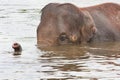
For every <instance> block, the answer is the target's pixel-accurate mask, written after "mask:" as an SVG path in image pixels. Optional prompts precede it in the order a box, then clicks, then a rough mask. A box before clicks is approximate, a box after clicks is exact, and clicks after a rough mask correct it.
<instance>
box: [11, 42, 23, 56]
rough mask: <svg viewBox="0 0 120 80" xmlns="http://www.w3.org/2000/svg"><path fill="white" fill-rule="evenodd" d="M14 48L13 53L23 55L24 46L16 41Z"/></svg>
mask: <svg viewBox="0 0 120 80" xmlns="http://www.w3.org/2000/svg"><path fill="white" fill-rule="evenodd" d="M12 48H13V49H14V53H13V55H21V52H22V47H21V45H20V44H19V43H14V44H13V45H12Z"/></svg>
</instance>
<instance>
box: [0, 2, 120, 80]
mask: <svg viewBox="0 0 120 80" xmlns="http://www.w3.org/2000/svg"><path fill="white" fill-rule="evenodd" d="M107 1H108V0H89V1H85V0H60V1H58V0H43V1H41V0H0V80H120V42H113V43H94V44H87V45H72V46H67V45H66V46H58V47H47V48H40V49H39V48H37V46H36V28H37V25H38V24H39V20H40V10H41V9H42V7H43V6H44V5H46V4H47V3H49V2H62V3H63V2H71V3H74V4H76V5H78V6H89V5H94V4H99V3H103V2H107ZM109 1H112V2H113V0H109ZM114 2H116V3H119V4H120V1H119V0H114ZM14 42H19V43H20V44H21V45H22V48H23V51H22V55H19V56H14V55H12V54H13V49H12V48H11V45H12V44H13V43H14Z"/></svg>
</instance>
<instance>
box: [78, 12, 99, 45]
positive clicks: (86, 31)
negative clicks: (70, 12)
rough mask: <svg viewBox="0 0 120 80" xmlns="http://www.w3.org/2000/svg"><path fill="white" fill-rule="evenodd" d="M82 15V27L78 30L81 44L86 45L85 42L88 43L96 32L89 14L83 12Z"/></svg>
mask: <svg viewBox="0 0 120 80" xmlns="http://www.w3.org/2000/svg"><path fill="white" fill-rule="evenodd" d="M83 14H84V17H83V18H84V19H83V20H84V21H83V22H84V23H83V26H82V27H81V28H80V33H81V42H85V43H86V42H90V40H91V39H92V38H93V36H94V35H95V33H96V32H97V28H96V26H95V23H94V21H93V18H92V16H91V15H90V14H89V12H88V11H83Z"/></svg>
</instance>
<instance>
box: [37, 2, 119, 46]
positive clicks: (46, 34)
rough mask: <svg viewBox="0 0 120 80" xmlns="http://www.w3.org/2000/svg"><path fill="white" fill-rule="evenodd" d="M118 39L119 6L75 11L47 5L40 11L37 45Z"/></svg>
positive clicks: (52, 4)
mask: <svg viewBox="0 0 120 80" xmlns="http://www.w3.org/2000/svg"><path fill="white" fill-rule="evenodd" d="M119 40H120V5H119V4H115V3H104V4H100V5H96V6H91V7H85V8H78V7H77V6H75V5H73V4H70V3H65V4H59V3H50V4H48V5H46V6H45V7H44V8H43V9H42V15H41V22H40V24H39V26H38V28H37V44H38V46H54V45H63V44H80V43H91V42H108V41H119Z"/></svg>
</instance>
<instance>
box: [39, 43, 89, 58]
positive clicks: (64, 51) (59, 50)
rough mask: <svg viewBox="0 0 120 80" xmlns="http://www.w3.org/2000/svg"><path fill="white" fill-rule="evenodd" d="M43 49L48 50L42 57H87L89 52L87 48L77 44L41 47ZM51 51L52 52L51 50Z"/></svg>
mask: <svg viewBox="0 0 120 80" xmlns="http://www.w3.org/2000/svg"><path fill="white" fill-rule="evenodd" d="M40 49H41V50H43V51H47V52H46V54H44V55H42V57H49V58H52V57H58V56H59V57H62V58H66V59H87V58H89V56H90V55H89V54H88V52H87V48H83V47H80V46H75V45H63V46H54V47H44V48H40ZM49 51H50V52H49Z"/></svg>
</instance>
